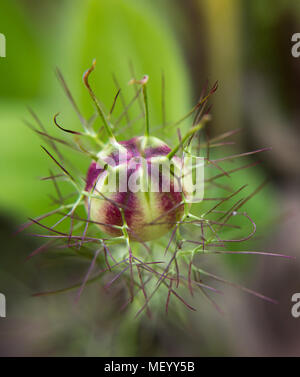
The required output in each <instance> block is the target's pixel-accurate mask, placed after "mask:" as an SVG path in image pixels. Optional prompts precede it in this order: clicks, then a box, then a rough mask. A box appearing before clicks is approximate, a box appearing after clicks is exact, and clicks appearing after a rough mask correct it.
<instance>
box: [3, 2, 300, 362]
mask: <svg viewBox="0 0 300 377" xmlns="http://www.w3.org/2000/svg"><path fill="white" fill-rule="evenodd" d="M98 7H99V9H98ZM77 8H78V9H77ZM0 9H1V15H0V33H3V34H4V35H5V36H6V43H7V57H6V58H0V78H1V88H0V114H1V116H0V127H1V133H2V137H1V140H0V164H1V177H2V179H1V182H2V185H1V186H2V187H1V189H0V211H1V212H0V214H1V215H0V234H1V241H2V243H1V252H0V292H1V293H3V294H5V296H6V298H7V318H0V355H1V356H300V318H298V319H297V318H294V317H293V316H292V314H291V308H292V302H291V297H292V295H293V294H294V293H296V292H300V262H299V255H300V237H299V223H300V164H299V161H300V158H299V150H300V127H299V122H300V106H299V99H300V98H299V88H300V58H295V57H293V56H292V53H291V49H292V46H293V42H292V41H291V37H292V35H293V34H294V33H297V32H300V2H299V1H298V0H291V1H285V0H275V1H272V2H270V1H266V0H253V1H246V0H220V1H219V0H213V1H212V0H187V1H183V0H175V1H171V0H169V1H163V2H161V1H158V0H155V1H151V2H149V1H148V2H147V1H140V2H139V3H137V2H136V1H133V0H132V1H128V2H126V5H125V4H124V3H122V1H121V0H118V1H117V0H114V1H111V2H110V1H108V0H107V1H104V0H103V1H101V0H98V1H96V0H93V1H90V0H88V1H82V2H78V1H73V2H72V1H68V0H64V1H50V0H45V1H35V0H19V1H17V0H14V1H6V0H0ZM95 10H96V11H97V12H98V11H99V17H100V18H101V17H102V18H101V19H100V20H99V25H98V23H97V20H94V19H93V17H92V15H93V13H94V14H95ZM96 14H97V15H98V13H96ZM89 21H90V22H89ZM130 28H131V29H130ZM100 36H102V37H100ZM103 38H107V44H106V45H105V44H104V42H103V40H104V39H103ZM87 41H89V42H88V43H87ZM91 50H92V51H91ZM93 50H94V51H93ZM162 51H164V54H162ZM125 52H126V53H125ZM124 54H125V55H126V57H125V58H124V59H123V56H124ZM127 54H128V55H129V56H127ZM94 56H96V57H97V59H98V60H100V59H101V57H103V61H102V60H101V66H102V68H101V74H99V77H98V80H99V81H98V83H97V88H98V87H99V88H100V87H101V85H102V89H101V88H100V89H99V91H100V97H101V99H102V98H103V101H104V103H105V104H108V103H110V101H111V98H113V90H114V89H115V88H113V89H109V88H110V87H111V86H113V81H112V80H111V77H109V78H108V76H109V75H111V73H112V72H114V71H117V72H116V74H119V77H120V82H121V83H123V82H128V81H129V79H130V71H129V70H128V66H126V67H125V63H124V61H125V60H126V59H127V58H128V57H129V58H130V59H132V61H133V62H134V64H135V66H136V68H137V72H138V73H141V74H142V73H146V72H147V73H148V72H150V77H151V74H152V76H153V77H154V84H153V89H152V90H153V91H152V93H153V98H154V99H153V102H152V104H151V105H152V116H153V121H154V123H157V124H158V123H159V119H160V118H159V117H160V110H159V104H160V94H161V93H160V87H159V85H158V89H157V88H156V84H155V78H156V77H158V78H157V81H159V80H160V73H161V69H163V70H164V71H165V72H167V75H169V76H166V79H167V80H166V87H167V88H168V85H169V92H170V104H169V106H168V109H169V113H170V117H172V115H173V114H175V113H176V112H178V113H184V109H185V108H189V106H190V107H191V106H192V105H193V104H194V103H196V101H197V99H198V98H199V95H200V93H201V90H202V88H203V86H204V85H205V83H206V81H207V80H208V82H209V83H210V84H213V82H214V81H216V80H218V83H219V88H218V91H217V92H216V94H215V95H214V97H213V98H212V100H211V102H212V104H213V108H212V117H213V119H212V122H211V125H210V128H209V130H208V133H209V136H211V137H213V136H215V135H219V134H220V133H224V132H227V131H230V130H233V129H238V128H239V129H240V132H239V133H237V134H236V135H234V136H233V140H234V141H235V142H236V145H235V147H234V148H235V149H234V153H239V152H245V151H251V150H256V149H259V148H263V147H272V150H271V151H269V152H267V153H262V154H260V155H259V160H260V161H261V164H260V165H259V167H258V168H257V170H255V169H256V168H255V169H254V170H253V171H251V172H248V170H247V172H246V173H245V174H244V175H243V176H242V177H241V178H240V180H241V182H240V183H241V184H243V183H251V184H253V186H254V187H256V186H258V185H259V184H260V183H261V181H262V180H264V179H265V178H268V179H269V183H268V186H267V188H266V191H265V193H260V194H259V195H258V196H257V197H255V198H253V201H251V204H249V207H248V208H247V210H248V211H249V212H251V213H252V214H253V218H254V219H255V221H256V222H257V224H258V237H257V239H256V240H255V241H254V242H253V243H251V248H252V249H253V250H266V251H273V252H279V253H283V254H287V255H290V256H293V257H295V259H291V260H283V259H277V258H274V259H272V258H271V259H270V258H269V257H267V258H265V257H263V256H260V257H253V256H249V257H245V258H249V259H247V261H248V260H249V266H246V267H245V263H242V262H241V264H239V261H240V260H239V259H234V257H233V259H232V260H231V262H230V263H224V259H222V258H219V257H218V256H215V257H212V259H211V260H210V262H209V263H210V266H213V267H214V268H216V270H220V271H222V274H223V275H226V276H227V277H228V279H229V280H232V281H236V282H240V283H242V284H243V285H245V286H247V287H251V288H252V289H255V290H256V291H258V292H263V293H264V294H265V295H267V296H270V297H273V298H275V299H276V300H278V302H279V303H278V304H277V305H274V304H270V303H268V302H264V301H262V300H260V299H259V298H257V297H251V296H249V295H247V293H245V292H242V291H239V290H234V289H233V288H226V289H224V296H221V297H220V298H219V299H218V304H220V305H221V306H222V307H223V308H224V311H225V312H226V314H225V315H220V314H219V313H218V312H217V311H216V310H215V309H214V308H213V307H211V306H209V303H207V302H205V301H203V300H202V299H198V298H197V297H194V298H193V300H194V302H195V305H196V306H197V308H198V310H197V312H195V313H193V312H191V313H189V312H187V313H186V317H185V318H183V317H182V316H180V315H179V314H178V313H169V315H168V316H165V317H164V316H163V315H160V317H158V318H156V319H155V320H149V319H148V318H146V317H145V318H143V319H141V320H138V321H137V320H135V319H134V316H133V315H132V314H131V313H130V312H126V311H121V312H120V307H121V306H122V297H123V296H122V295H123V291H122V290H123V287H122V286H121V285H118V284H117V285H116V286H115V287H114V288H113V289H112V290H111V292H106V291H105V290H104V289H103V286H102V284H101V282H99V283H96V284H95V285H90V286H87V287H86V289H85V292H84V294H83V295H82V297H81V299H80V301H79V303H78V304H75V303H74V294H73V292H71V293H65V294H61V295H53V296H47V297H32V295H33V294H34V293H36V292H40V291H47V290H52V289H59V288H60V287H64V286H68V285H70V283H76V282H78V280H79V281H80V279H82V277H83V276H84V273H85V271H86V269H87V268H88V264H84V263H82V261H81V260H78V261H77V260H74V258H73V259H72V260H71V261H70V263H69V260H68V258H62V259H59V258H56V257H55V256H53V257H51V254H50V255H48V254H47V255H45V256H44V255H43V253H41V255H39V256H37V257H36V258H32V259H30V260H27V259H26V258H27V256H28V255H29V254H30V253H31V252H32V251H33V250H34V249H36V248H37V247H39V245H40V244H39V242H38V241H37V240H36V239H33V238H32V237H30V236H28V235H26V234H18V235H14V232H15V231H16V229H17V228H18V226H19V225H20V224H21V223H22V222H24V221H26V219H27V217H29V216H30V217H33V216H36V215H39V214H40V213H43V212H46V211H47V210H49V207H48V204H47V194H48V193H49V192H50V193H51V190H52V189H51V188H50V185H48V186H45V184H44V183H41V182H36V181H37V180H38V177H39V176H42V175H43V174H44V173H45V171H46V172H47V167H48V165H47V164H49V162H48V161H47V160H46V158H45V156H44V155H41V152H40V149H39V148H40V147H39V144H40V142H39V140H38V138H37V137H36V136H34V135H32V134H31V132H30V130H27V129H26V128H25V127H24V126H23V123H22V122H23V119H24V118H27V117H28V116H27V114H28V113H27V110H26V106H27V105H29V106H31V107H33V108H34V109H35V111H36V112H37V113H38V114H39V115H40V116H41V117H42V118H43V119H44V120H46V123H48V124H50V123H51V121H52V116H53V114H54V113H56V112H58V111H61V110H62V109H64V111H65V120H66V123H67V124H68V122H72V121H73V119H74V118H72V117H73V115H72V110H70V109H69V108H68V109H66V108H65V106H66V103H67V102H66V101H65V100H64V99H63V94H62V93H61V91H60V92H59V93H58V91H59V90H60V89H59V87H58V85H57V82H56V80H55V75H54V73H53V72H54V68H55V67H56V66H59V67H60V68H61V70H62V71H63V72H64V73H65V74H66V78H67V79H68V80H69V81H70V83H71V84H72V85H71V86H72V88H73V91H74V93H78V97H79V102H80V105H81V106H82V107H83V108H84V110H85V111H86V112H87V113H88V112H89V111H90V107H89V106H90V105H89V104H88V100H87V98H86V97H85V96H84V94H82V93H84V91H83V89H82V88H81V86H80V85H81V82H80V79H81V76H80V74H82V72H83V71H84V67H85V68H87V67H88V66H89V64H90V62H91V59H92V58H93V57H94ZM102 63H103V64H102ZM76 80H77V81H76ZM169 83H170V84H169ZM101 90H102V92H101ZM101 94H102V96H101ZM167 94H168V93H167ZM174 117H175V119H176V117H177V113H176V114H175V115H174ZM177 118H178V117H177ZM224 153H225V154H229V153H230V152H229V151H227V150H225V151H224ZM255 158H256V157H255ZM255 158H253V159H251V158H250V159H249V161H250V162H251V161H255ZM80 163H81V162H78V164H80ZM46 174H47V173H46ZM245 181H246V182H245ZM243 258H244V257H243ZM247 263H248V262H246V265H247ZM220 286H221V285H220ZM222 289H223V287H222Z"/></svg>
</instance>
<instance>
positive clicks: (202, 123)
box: [167, 116, 209, 160]
mask: <svg viewBox="0 0 300 377" xmlns="http://www.w3.org/2000/svg"><path fill="white" fill-rule="evenodd" d="M208 120H209V117H207V116H206V117H203V118H202V120H201V122H200V123H199V124H197V125H196V126H194V127H193V128H191V129H190V130H189V131H188V132H187V133H186V134H185V136H184V137H183V138H182V140H181V141H180V143H179V144H178V145H177V146H176V147H175V148H174V149H172V150H171V152H169V153H168V154H167V158H168V159H169V160H171V159H172V158H173V157H174V155H175V154H176V153H177V152H178V150H179V149H180V148H181V147H182V146H183V145H184V143H185V142H186V141H187V139H188V138H189V137H191V136H192V135H194V133H196V132H197V131H199V130H201V129H202V128H203V127H204V125H205V123H206V122H207V121H208Z"/></svg>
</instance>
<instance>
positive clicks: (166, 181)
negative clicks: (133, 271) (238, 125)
mask: <svg viewBox="0 0 300 377" xmlns="http://www.w3.org/2000/svg"><path fill="white" fill-rule="evenodd" d="M170 151H171V149H170V148H169V147H168V145H167V144H165V143H164V142H163V141H161V140H160V139H157V138H155V137H150V136H141V137H136V138H133V139H130V140H128V141H121V142H115V141H114V142H112V143H111V144H109V145H108V146H107V147H105V148H104V149H103V150H102V151H101V152H99V154H98V158H99V159H98V161H97V163H96V162H93V163H92V164H91V165H90V168H89V170H88V174H87V180H86V191H88V192H89V193H91V194H92V195H91V196H90V199H88V200H87V201H86V208H87V211H88V214H89V218H90V220H92V221H94V222H96V223H99V224H98V226H99V227H100V229H101V230H102V231H104V232H105V233H108V234H110V235H112V236H121V235H122V234H123V233H122V229H120V228H119V227H120V226H123V225H124V224H126V225H127V231H128V234H129V237H130V239H132V240H135V241H140V242H144V241H149V240H152V239H155V238H159V237H161V236H163V235H164V234H165V233H167V232H168V231H169V230H170V229H172V228H173V227H174V226H175V224H176V222H177V221H180V219H181V218H182V216H183V213H184V205H183V194H184V190H183V188H182V187H181V186H182V185H181V180H180V172H181V159H180V158H178V157H177V156H173V157H172V158H171V159H169V158H167V155H168V153H169V152H170ZM122 212H123V217H122ZM124 220H125V221H124Z"/></svg>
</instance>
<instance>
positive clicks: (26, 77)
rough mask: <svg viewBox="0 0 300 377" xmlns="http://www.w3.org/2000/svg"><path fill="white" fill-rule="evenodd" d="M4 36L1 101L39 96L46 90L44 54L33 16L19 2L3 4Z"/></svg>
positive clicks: (12, 0) (3, 0)
mask: <svg viewBox="0 0 300 377" xmlns="http://www.w3.org/2000/svg"><path fill="white" fill-rule="evenodd" d="M0 9H1V12H0V28H1V29H0V32H1V33H2V34H4V35H5V37H6V58H1V60H0V79H1V87H0V98H1V97H5V98H9V97H11V98H24V97H33V96H38V95H39V94H40V93H41V90H42V78H43V60H44V56H43V52H42V48H40V46H39V42H38V39H37V35H38V34H37V31H36V30H34V28H33V27H32V25H31V22H30V18H29V16H30V15H29V14H27V13H26V12H25V10H24V9H23V8H22V7H21V5H20V2H17V1H15V0H0Z"/></svg>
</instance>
